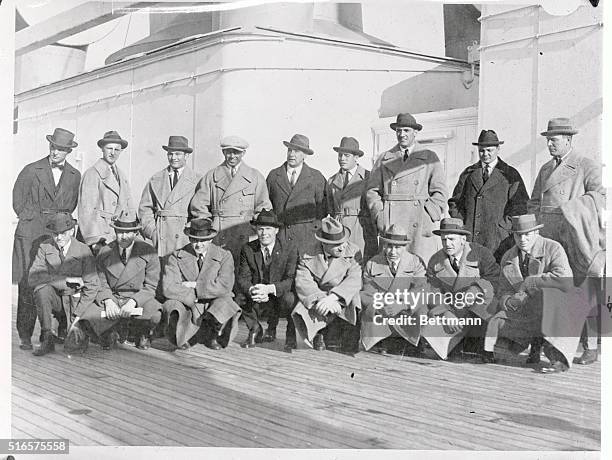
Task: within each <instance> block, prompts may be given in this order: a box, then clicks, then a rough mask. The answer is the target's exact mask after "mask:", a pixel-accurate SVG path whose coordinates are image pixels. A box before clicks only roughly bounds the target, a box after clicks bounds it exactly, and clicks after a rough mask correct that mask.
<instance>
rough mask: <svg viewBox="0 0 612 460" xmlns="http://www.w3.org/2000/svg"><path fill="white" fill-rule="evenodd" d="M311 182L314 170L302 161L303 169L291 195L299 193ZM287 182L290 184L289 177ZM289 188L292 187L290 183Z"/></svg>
mask: <svg viewBox="0 0 612 460" xmlns="http://www.w3.org/2000/svg"><path fill="white" fill-rule="evenodd" d="M286 177H287V174H285V178H286ZM311 182H312V170H311V169H310V167H309V166H308V165H307V164H306V163H302V171H301V172H300V175H299V177H298V178H297V181H296V183H295V185H294V186H293V188H292V189H291V193H290V195H289V196H291V195H294V194H295V195H299V194H300V193H301V192H302V191H303V190H304V189H305V188H306V186H308V184H310V183H311ZM287 184H289V179H287ZM289 188H291V185H289Z"/></svg>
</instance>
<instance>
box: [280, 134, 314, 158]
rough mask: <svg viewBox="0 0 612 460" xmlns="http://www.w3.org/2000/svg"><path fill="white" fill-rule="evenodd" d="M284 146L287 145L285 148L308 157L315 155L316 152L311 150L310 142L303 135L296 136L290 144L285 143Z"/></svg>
mask: <svg viewBox="0 0 612 460" xmlns="http://www.w3.org/2000/svg"><path fill="white" fill-rule="evenodd" d="M283 144H285V147H289V148H291V149H295V150H300V151H301V152H304V153H305V154H306V155H312V154H314V150H312V149H311V148H310V141H309V140H308V138H307V137H306V136H304V135H303V134H294V135H293V137H292V138H291V140H290V141H289V142H287V141H283Z"/></svg>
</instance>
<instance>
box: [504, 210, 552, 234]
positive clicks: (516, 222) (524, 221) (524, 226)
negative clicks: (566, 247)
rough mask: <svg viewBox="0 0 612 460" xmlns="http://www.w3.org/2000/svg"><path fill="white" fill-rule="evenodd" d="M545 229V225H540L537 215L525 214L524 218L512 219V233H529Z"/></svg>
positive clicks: (514, 217)
mask: <svg viewBox="0 0 612 460" xmlns="http://www.w3.org/2000/svg"><path fill="white" fill-rule="evenodd" d="M542 227H544V225H543V224H538V221H537V219H536V216H535V214H523V215H522V216H513V217H512V228H511V229H510V231H511V232H512V233H527V232H530V231H532V230H537V229H539V228H542Z"/></svg>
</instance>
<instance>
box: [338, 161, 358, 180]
mask: <svg viewBox="0 0 612 460" xmlns="http://www.w3.org/2000/svg"><path fill="white" fill-rule="evenodd" d="M358 167H359V165H357V164H356V165H355V166H354V167H353V169H349V170H348V171H346V172H347V173H348V174H349V177H350V178H351V179H352V178H353V177H354V176H355V173H356V172H357V168H358ZM340 172H341V173H342V172H343V170H342V168H340Z"/></svg>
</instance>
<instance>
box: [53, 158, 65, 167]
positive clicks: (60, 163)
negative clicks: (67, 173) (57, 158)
mask: <svg viewBox="0 0 612 460" xmlns="http://www.w3.org/2000/svg"><path fill="white" fill-rule="evenodd" d="M49 165H50V166H51V167H52V168H53V162H52V161H51V157H49ZM56 166H60V167H62V168H63V167H64V166H66V160H65V159H64V161H61V162H59V163H56Z"/></svg>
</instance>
